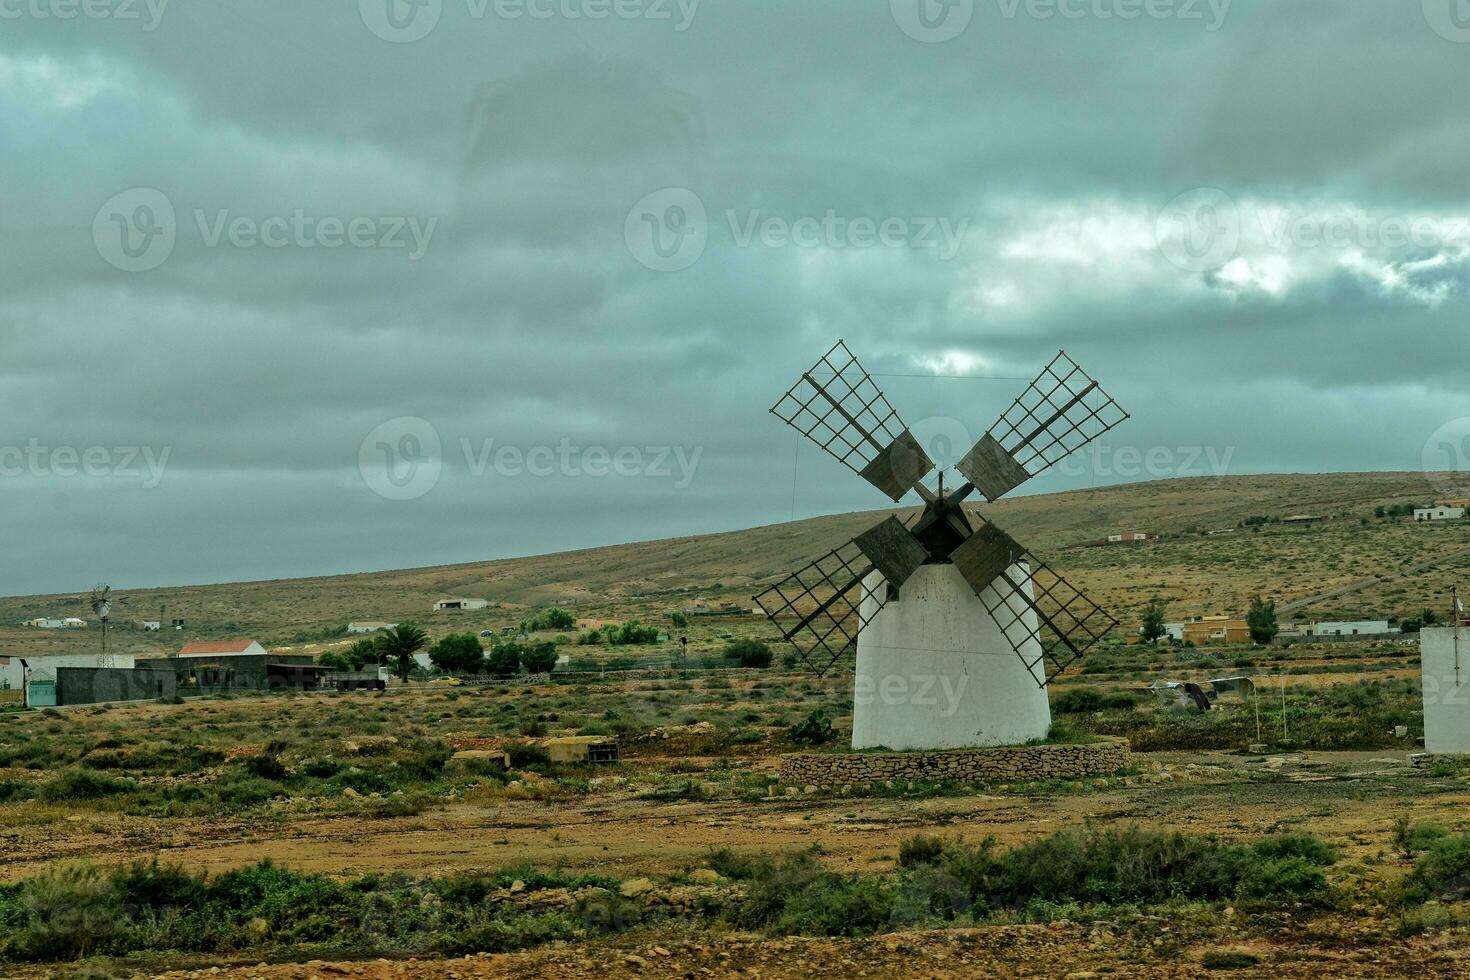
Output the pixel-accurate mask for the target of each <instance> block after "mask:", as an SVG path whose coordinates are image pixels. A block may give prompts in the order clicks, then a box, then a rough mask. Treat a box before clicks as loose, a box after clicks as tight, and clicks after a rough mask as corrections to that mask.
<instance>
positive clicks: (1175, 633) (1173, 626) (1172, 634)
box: [1138, 623, 1184, 640]
mask: <svg viewBox="0 0 1470 980" xmlns="http://www.w3.org/2000/svg"><path fill="white" fill-rule="evenodd" d="M1138 632H1139V635H1140V636H1141V635H1142V634H1143V627H1142V626H1140V627H1138ZM1164 635H1165V636H1167V637H1168V638H1169V639H1171V640H1183V639H1184V624H1183V623H1165V624H1164Z"/></svg>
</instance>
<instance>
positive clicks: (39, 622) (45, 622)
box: [21, 617, 66, 630]
mask: <svg viewBox="0 0 1470 980" xmlns="http://www.w3.org/2000/svg"><path fill="white" fill-rule="evenodd" d="M21 625H23V626H34V627H35V628H36V629H38V630H59V629H61V628H62V627H63V626H65V625H66V621H65V620H62V619H47V618H44V617H42V618H40V619H28V620H26V621H25V622H24V623H23V624H21Z"/></svg>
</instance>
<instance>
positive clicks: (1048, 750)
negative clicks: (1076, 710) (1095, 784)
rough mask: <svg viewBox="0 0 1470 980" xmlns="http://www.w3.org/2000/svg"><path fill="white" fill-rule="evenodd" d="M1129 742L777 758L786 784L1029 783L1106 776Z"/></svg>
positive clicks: (1123, 762) (1121, 765)
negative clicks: (899, 781)
mask: <svg viewBox="0 0 1470 980" xmlns="http://www.w3.org/2000/svg"><path fill="white" fill-rule="evenodd" d="M1129 759H1130V756H1129V753H1128V740H1127V739H1126V738H1104V739H1099V740H1098V741H1095V742H1085V743H1078V744H1075V745H1071V744H1061V743H1058V744H1052V745H1021V746H1015V747H1011V748H994V749H944V750H938V751H933V752H841V753H838V752H800V753H794V754H791V755H783V756H782V757H781V782H782V783H784V784H786V785H788V786H818V787H831V786H848V785H859V784H862V783H881V782H888V781H889V780H900V779H901V780H909V781H913V780H932V781H938V780H945V781H949V782H997V781H1007V780H1011V781H1016V782H1031V781H1033V780H1041V779H1077V778H1079V777H1085V776H1110V775H1112V774H1113V773H1115V772H1117V771H1118V770H1120V769H1126V768H1128V766H1129Z"/></svg>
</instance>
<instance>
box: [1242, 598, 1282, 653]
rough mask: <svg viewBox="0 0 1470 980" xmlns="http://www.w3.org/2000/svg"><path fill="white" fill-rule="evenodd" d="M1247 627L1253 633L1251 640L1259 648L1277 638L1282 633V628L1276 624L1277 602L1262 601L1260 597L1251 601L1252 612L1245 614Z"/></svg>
mask: <svg viewBox="0 0 1470 980" xmlns="http://www.w3.org/2000/svg"><path fill="white" fill-rule="evenodd" d="M1245 625H1246V626H1247V627H1248V628H1249V629H1250V631H1251V640H1252V642H1254V643H1256V644H1257V645H1259V646H1265V645H1266V644H1267V643H1270V642H1271V641H1272V640H1273V639H1275V638H1276V634H1277V633H1280V632H1281V627H1280V626H1279V625H1277V623H1276V600H1275V599H1265V600H1262V599H1261V597H1260V596H1256V597H1255V598H1253V599H1251V607H1250V611H1249V612H1247V613H1246V614H1245Z"/></svg>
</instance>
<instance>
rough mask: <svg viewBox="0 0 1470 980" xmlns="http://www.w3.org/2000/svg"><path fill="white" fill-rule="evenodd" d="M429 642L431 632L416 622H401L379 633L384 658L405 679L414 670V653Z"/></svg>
mask: <svg viewBox="0 0 1470 980" xmlns="http://www.w3.org/2000/svg"><path fill="white" fill-rule="evenodd" d="M428 642H429V634H427V633H425V632H424V631H423V630H422V629H420V628H419V626H418V625H417V624H416V623H399V624H398V625H397V626H395V627H393V628H392V629H389V630H384V631H383V632H382V633H380V634H378V643H379V649H380V650H381V651H382V654H383V659H384V660H385V661H386V662H387V663H388V666H390V667H392V668H393V672H394V673H395V674H397V675H398V676H399V677H400V678H402V679H403V680H405V681H406V680H408V675H409V674H410V673H412V672H413V668H414V659H413V655H414V654H416V653H418V652H419V651H420V650H422V649H423V648H424V647H425V646H426V645H427V644H428Z"/></svg>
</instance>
